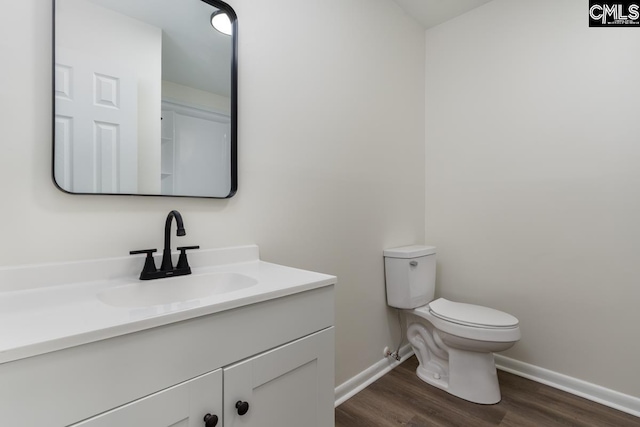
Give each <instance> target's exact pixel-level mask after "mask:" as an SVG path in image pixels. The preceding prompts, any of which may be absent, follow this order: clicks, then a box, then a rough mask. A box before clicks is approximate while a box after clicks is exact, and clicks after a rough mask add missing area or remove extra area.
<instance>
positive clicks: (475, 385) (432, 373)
mask: <svg viewBox="0 0 640 427" xmlns="http://www.w3.org/2000/svg"><path fill="white" fill-rule="evenodd" d="M407 320H408V322H407V323H408V328H407V338H408V339H409V343H410V344H411V347H412V348H413V351H414V353H415V355H416V357H417V358H418V362H419V366H418V369H417V370H416V374H417V375H418V378H420V379H421V380H422V381H424V382H426V383H427V384H430V385H432V386H434V387H437V388H439V389H441V390H444V391H446V392H447V393H450V394H452V395H454V396H457V397H460V398H462V399H465V400H468V401H469V402H473V403H479V404H483V405H491V404H495V403H498V402H500V400H501V395H500V384H499V383H498V374H497V371H496V365H495V361H494V358H493V351H492V350H495V351H502V350H506V349H507V348H509V347H511V346H512V345H513V343H500V342H497V343H496V342H486V341H477V340H471V339H467V338H464V339H463V338H460V337H456V336H452V335H450V334H447V333H446V332H442V331H440V330H437V329H436V328H435V327H434V325H433V324H432V323H431V322H429V321H425V320H424V319H421V318H418V317H415V316H413V315H411V314H409V315H408V319H407Z"/></svg>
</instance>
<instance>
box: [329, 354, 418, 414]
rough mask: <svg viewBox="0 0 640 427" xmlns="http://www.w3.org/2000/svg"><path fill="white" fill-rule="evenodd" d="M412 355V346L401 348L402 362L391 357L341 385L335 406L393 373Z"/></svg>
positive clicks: (337, 389)
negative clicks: (392, 371) (388, 373)
mask: <svg viewBox="0 0 640 427" xmlns="http://www.w3.org/2000/svg"><path fill="white" fill-rule="evenodd" d="M412 355H413V350H412V349H411V346H410V345H409V344H407V345H405V346H404V347H401V348H400V358H401V361H400V362H398V361H397V360H395V359H393V358H391V357H385V358H383V359H381V360H379V361H378V362H376V363H374V364H373V365H371V366H370V367H368V368H367V369H365V370H364V371H362V372H360V373H359V374H358V375H356V376H355V377H353V378H351V379H349V380H347V381H345V382H344V383H342V384H340V385H339V386H338V387H336V389H335V396H336V403H335V406H338V405H340V404H342V403H344V402H345V401H347V400H348V399H350V398H351V397H353V396H355V395H356V394H357V393H359V392H361V391H362V390H364V389H365V388H366V387H367V386H368V385H370V384H371V383H373V382H374V381H375V380H377V379H378V378H380V377H382V376H383V375H384V374H386V373H387V372H389V371H391V370H392V369H393V368H395V367H396V366H398V365H399V364H400V363H402V361H404V360H406V359H407V357H409V356H412Z"/></svg>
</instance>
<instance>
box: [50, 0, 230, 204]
mask: <svg viewBox="0 0 640 427" xmlns="http://www.w3.org/2000/svg"><path fill="white" fill-rule="evenodd" d="M200 1H202V2H204V3H207V4H210V5H211V6H213V7H216V8H218V9H220V10H223V11H224V12H225V13H226V14H227V15H228V16H229V20H230V21H231V28H232V33H231V36H230V37H231V158H230V161H231V165H230V166H231V167H230V172H231V188H230V191H229V194H227V195H226V196H224V197H212V196H187V195H168V194H129V193H75V192H71V191H67V190H65V189H64V188H62V187H61V186H60V185H58V182H57V181H56V176H55V145H56V138H55V126H56V123H55V114H56V97H55V87H56V83H55V79H56V75H55V67H56V58H55V55H56V0H52V1H51V5H52V6H51V7H52V9H51V11H52V13H51V19H52V25H51V32H52V34H51V141H52V142H51V179H52V181H53V184H54V185H55V186H56V187H57V188H58V189H59V190H60V191H62V192H63V193H67V194H73V195H91V196H145V197H190V198H197V199H228V198H231V197H233V196H234V195H235V194H236V192H237V191H238V16H237V15H236V12H235V10H233V8H232V7H231V6H229V5H228V4H227V3H225V2H223V1H221V0H200Z"/></svg>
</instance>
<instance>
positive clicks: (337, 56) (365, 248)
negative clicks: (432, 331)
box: [0, 0, 425, 384]
mask: <svg viewBox="0 0 640 427" xmlns="http://www.w3.org/2000/svg"><path fill="white" fill-rule="evenodd" d="M5 3H6V4H4V5H3V13H2V15H1V16H0V55H1V57H2V58H3V64H4V67H3V71H2V80H1V81H0V117H1V118H2V119H1V120H2V128H3V132H2V141H1V144H2V155H1V156H0V183H1V184H0V185H1V191H2V210H1V211H0V212H1V213H0V236H1V237H0V241H1V242H2V244H1V245H0V265H16V264H26V263H39V262H53V261H63V260H78V259H89V258H100V257H112V256H122V255H126V254H127V253H128V251H129V250H131V249H142V248H149V247H161V246H162V230H163V226H164V220H165V217H166V214H167V213H168V212H169V210H171V209H178V210H180V211H181V213H182V214H183V217H184V220H185V226H186V230H187V233H188V235H187V236H186V237H183V238H175V237H174V238H173V242H174V246H175V245H176V244H177V243H181V244H183V245H185V244H199V245H201V246H202V247H204V248H211V247H224V246H229V245H239V244H246V243H257V244H258V245H260V248H261V251H262V256H263V258H264V259H266V260H268V261H272V262H278V263H283V264H286V265H292V266H297V267H302V268H308V269H312V270H317V271H321V272H326V273H331V274H336V275H337V276H338V277H339V285H338V288H337V315H336V317H337V331H336V332H337V343H336V344H337V353H338V354H337V373H336V384H340V383H341V382H343V381H345V380H346V379H348V378H349V377H351V376H353V375H355V374H357V373H359V372H360V371H362V370H363V369H365V368H367V367H369V366H370V365H372V364H373V363H374V362H376V361H378V360H379V359H380V357H381V351H382V348H383V347H384V346H385V345H392V344H394V342H395V341H396V339H397V338H398V335H397V331H396V330H395V329H394V327H395V324H394V322H395V315H394V313H393V312H390V311H388V310H387V308H386V305H385V293H384V277H383V261H382V249H383V248H385V247H389V246H395V245H402V244H408V243H413V242H420V241H421V240H422V238H423V237H424V194H425V191H424V127H423V124H424V96H423V93H424V31H423V30H422V29H421V28H419V27H418V25H417V24H415V23H413V22H412V21H411V20H410V19H409V18H407V17H406V16H405V15H404V14H403V13H402V11H401V10H400V9H399V7H398V6H397V5H395V3H393V2H391V1H390V0H348V1H344V0H329V1H326V0H325V1H319V0H309V1H304V2H301V1H298V0H274V1H270V2H256V1H252V0H234V1H232V2H230V3H231V4H232V6H233V7H234V8H235V9H236V12H237V14H238V17H239V25H240V46H239V52H240V75H239V83H240V87H239V91H240V99H239V108H240V118H239V155H240V162H239V173H240V175H239V191H238V194H237V195H236V196H235V197H234V198H232V199H230V200H203V199H185V198H161V197H126V196H77V195H76V196H74V195H68V194H64V193H62V192H60V191H59V190H58V189H56V188H55V187H54V185H53V183H52V180H51V114H52V112H51V7H50V4H49V3H47V2H42V1H39V0H24V1H20V2H5ZM274 11H278V13H277V14H274ZM274 15H275V16H277V17H278V18H279V19H280V22H281V24H282V25H281V26H273V22H274V21H273V19H265V16H271V17H273V16H274ZM387 25H388V26H387ZM388 28H392V29H393V30H389V29H388ZM391 341H393V342H391Z"/></svg>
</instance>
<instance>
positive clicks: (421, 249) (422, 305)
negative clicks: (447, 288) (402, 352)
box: [384, 246, 521, 404]
mask: <svg viewBox="0 0 640 427" xmlns="http://www.w3.org/2000/svg"><path fill="white" fill-rule="evenodd" d="M384 256H385V276H386V287H387V303H388V305H390V306H392V307H396V308H399V309H401V310H402V313H403V316H404V319H405V320H406V328H407V329H406V333H407V338H408V340H409V343H410V345H411V347H412V348H413V351H414V353H415V355H416V357H417V358H418V362H419V366H418V369H417V371H416V374H417V375H418V377H419V378H420V379H421V380H423V381H424V382H426V383H428V384H430V385H432V386H435V387H437V388H440V389H442V390H444V391H446V392H448V393H450V394H452V395H454V396H458V397H460V398H462V399H465V400H468V401H470V402H474V403H481V404H493V403H498V402H499V401H500V399H501V396H500V385H499V383H498V376H497V372H496V367H495V362H494V358H493V353H494V352H498V351H504V350H506V349H508V348H510V347H512V346H513V345H514V344H515V343H516V342H517V341H518V340H520V336H521V334H520V328H519V323H518V319H517V318H515V317H514V316H512V315H510V314H507V313H504V312H501V311H498V310H494V309H492V308H488V307H483V306H479V305H473V304H465V303H459V302H454V301H449V300H447V299H444V298H439V299H436V300H433V298H434V293H435V248H434V247H432V246H405V247H401V248H395V249H387V250H385V251H384Z"/></svg>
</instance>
